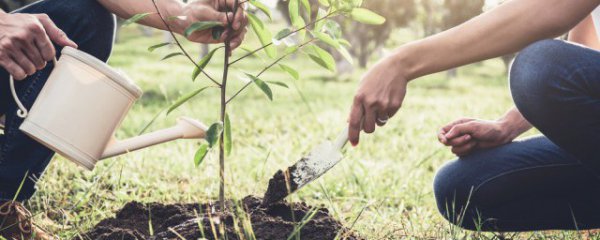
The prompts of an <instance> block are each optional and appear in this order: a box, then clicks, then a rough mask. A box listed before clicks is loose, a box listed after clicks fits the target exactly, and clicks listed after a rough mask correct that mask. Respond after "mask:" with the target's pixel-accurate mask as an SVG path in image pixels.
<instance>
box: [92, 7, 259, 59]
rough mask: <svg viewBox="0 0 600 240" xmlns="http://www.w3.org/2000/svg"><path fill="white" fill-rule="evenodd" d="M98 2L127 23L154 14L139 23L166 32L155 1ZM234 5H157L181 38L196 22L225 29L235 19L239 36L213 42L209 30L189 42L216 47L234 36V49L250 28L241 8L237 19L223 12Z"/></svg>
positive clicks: (232, 42) (234, 26) (196, 35)
mask: <svg viewBox="0 0 600 240" xmlns="http://www.w3.org/2000/svg"><path fill="white" fill-rule="evenodd" d="M98 2H100V4H102V5H103V6H104V7H106V8H107V9H108V10H109V11H111V12H113V13H114V14H116V15H117V16H119V17H121V18H125V19H128V18H130V17H132V16H134V15H135V14H140V13H151V14H150V15H148V16H147V17H144V18H143V19H141V20H140V21H139V23H141V24H144V25H147V26H150V27H154V28H158V29H162V30H167V26H165V24H164V22H163V21H162V20H161V18H160V17H159V16H158V14H156V8H155V7H154V4H153V1H152V0H98ZM234 3H235V1H234V0H204V1H191V2H190V3H187V4H186V3H183V2H182V1H181V0H161V1H156V4H157V6H158V9H159V11H160V13H161V14H162V16H163V17H164V18H166V19H167V21H166V22H167V24H169V27H170V28H171V30H173V31H174V32H175V33H178V34H183V32H184V31H185V29H186V28H187V27H189V26H190V25H191V24H192V23H194V22H198V21H217V22H221V23H222V24H223V25H224V26H226V25H228V21H229V20H231V19H235V22H234V23H233V28H234V29H235V30H236V32H234V33H229V32H227V31H226V32H225V33H224V34H223V35H222V37H221V39H219V40H214V39H213V38H212V34H211V32H210V29H209V30H204V31H199V32H196V33H194V34H192V36H190V37H189V40H191V41H195V42H200V43H217V42H222V41H224V40H225V38H227V37H228V36H229V35H231V34H232V35H233V36H234V37H232V40H231V45H232V48H236V47H237V46H239V45H240V44H241V41H242V39H243V37H244V34H245V33H246V29H245V26H246V24H247V19H246V16H245V15H244V11H243V9H242V8H241V6H240V8H239V9H238V11H237V14H236V16H235V18H233V14H232V13H228V14H227V13H225V11H221V10H224V9H232V8H233V5H234Z"/></svg>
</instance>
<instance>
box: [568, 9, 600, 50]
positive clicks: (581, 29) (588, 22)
mask: <svg viewBox="0 0 600 240" xmlns="http://www.w3.org/2000/svg"><path fill="white" fill-rule="evenodd" d="M568 40H569V41H570V42H574V43H579V44H582V45H585V46H587V47H590V48H593V49H597V50H600V42H599V41H598V34H597V33H596V28H595V27H594V21H593V20H592V16H591V15H588V16H587V17H586V18H585V19H584V20H583V21H581V22H580V23H579V24H577V26H575V27H574V28H573V29H571V31H569V39H568Z"/></svg>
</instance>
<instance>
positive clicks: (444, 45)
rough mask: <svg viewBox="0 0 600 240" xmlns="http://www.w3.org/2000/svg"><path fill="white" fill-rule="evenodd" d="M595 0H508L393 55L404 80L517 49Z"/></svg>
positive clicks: (564, 27)
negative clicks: (404, 77)
mask: <svg viewBox="0 0 600 240" xmlns="http://www.w3.org/2000/svg"><path fill="white" fill-rule="evenodd" d="M599 3H600V1H598V0H569V1H564V0H518V1H517V0H512V1H508V2H506V3H504V4H502V5H500V6H499V7H497V8H495V9H493V10H491V11H488V12H486V13H484V14H482V15H480V16H478V17H475V18H473V19H471V20H470V21H467V22H466V23H464V24H462V25H459V26H457V27H455V28H452V29H450V30H447V31H444V32H442V33H440V34H437V35H434V36H431V37H428V38H425V39H423V40H420V41H416V42H413V43H409V44H407V45H404V46H402V47H400V48H399V49H397V50H396V51H395V54H394V55H392V57H391V59H392V61H394V63H395V64H396V66H397V68H396V69H401V70H402V71H405V73H403V74H404V75H405V76H406V78H407V79H408V80H412V79H415V78H418V77H421V76H424V75H428V74H431V73H436V72H439V71H444V70H447V69H452V68H455V67H458V66H462V65H466V64H469V63H473V62H477V61H482V60H485V59H489V58H493V57H498V56H502V55H505V54H508V53H513V52H516V51H518V50H520V49H522V48H524V47H526V46H527V45H529V44H531V43H533V42H535V41H538V40H542V39H546V38H553V37H556V36H559V35H561V34H563V33H565V32H567V31H568V30H569V29H571V28H572V27H574V26H575V25H577V23H579V22H580V21H581V20H582V19H584V18H585V17H586V16H587V15H589V13H590V12H591V11H592V10H593V9H594V8H595V7H596V6H598V4H599Z"/></svg>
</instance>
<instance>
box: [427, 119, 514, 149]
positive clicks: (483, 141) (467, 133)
mask: <svg viewBox="0 0 600 240" xmlns="http://www.w3.org/2000/svg"><path fill="white" fill-rule="evenodd" d="M513 139H514V137H513V136H512V135H511V134H509V131H508V128H507V127H506V125H505V124H504V123H503V122H501V121H484V120H477V119H470V118H463V119H459V120H457V121H454V122H452V123H450V124H448V125H446V126H444V127H443V128H442V129H441V130H440V131H439V133H438V140H439V141H440V142H441V143H442V144H444V145H446V146H448V147H451V148H452V152H453V153H454V154H456V155H457V156H459V157H461V156H465V155H468V154H469V153H471V152H473V151H474V150H476V149H485V148H493V147H497V146H500V145H504V144H507V143H509V142H511V141H512V140H513Z"/></svg>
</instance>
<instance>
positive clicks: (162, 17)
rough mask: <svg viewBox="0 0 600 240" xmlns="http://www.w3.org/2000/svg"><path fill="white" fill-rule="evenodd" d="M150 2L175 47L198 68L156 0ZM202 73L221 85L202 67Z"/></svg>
mask: <svg viewBox="0 0 600 240" xmlns="http://www.w3.org/2000/svg"><path fill="white" fill-rule="evenodd" d="M152 4H153V5H154V9H156V13H157V14H158V17H159V18H160V20H161V21H162V22H163V24H165V27H166V28H167V31H168V32H169V34H171V38H173V41H175V45H177V47H179V49H180V50H181V52H182V53H183V55H185V56H186V57H187V58H188V59H189V60H190V62H192V64H194V66H196V67H197V68H200V66H198V64H197V63H196V61H194V59H193V58H192V57H191V56H190V54H189V53H188V52H187V51H186V50H185V48H184V47H183V45H181V43H180V42H179V40H178V39H177V36H176V35H175V33H174V32H173V29H172V28H171V25H169V23H167V20H166V19H165V18H164V16H163V15H162V13H161V12H160V10H159V8H158V5H157V4H156V0H152ZM202 73H203V74H204V75H205V76H206V77H207V78H208V79H209V80H211V81H212V82H213V83H214V84H216V85H217V86H221V84H219V82H217V81H216V80H215V79H214V78H212V77H211V76H210V75H208V73H206V72H205V71H204V70H203V69H202Z"/></svg>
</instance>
